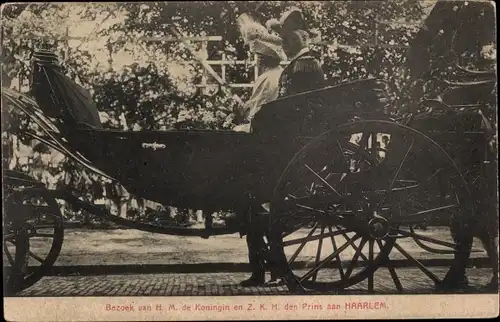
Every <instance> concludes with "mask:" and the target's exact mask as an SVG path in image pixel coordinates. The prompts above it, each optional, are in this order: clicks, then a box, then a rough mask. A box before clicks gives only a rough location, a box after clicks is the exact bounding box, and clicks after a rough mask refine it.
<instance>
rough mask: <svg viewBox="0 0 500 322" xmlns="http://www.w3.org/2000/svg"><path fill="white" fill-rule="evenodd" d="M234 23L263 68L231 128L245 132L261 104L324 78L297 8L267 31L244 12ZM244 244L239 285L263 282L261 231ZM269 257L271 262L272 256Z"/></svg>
mask: <svg viewBox="0 0 500 322" xmlns="http://www.w3.org/2000/svg"><path fill="white" fill-rule="evenodd" d="M238 23H239V27H240V31H241V33H242V36H243V39H244V40H245V42H246V43H247V44H249V45H250V50H251V51H253V52H255V53H257V55H258V57H259V58H260V62H261V63H264V64H263V67H264V68H267V69H265V72H264V73H263V74H262V75H261V76H259V78H258V79H257V82H256V84H255V86H254V90H253V94H252V97H251V98H250V100H249V101H247V103H246V104H245V105H244V113H245V114H244V115H245V118H246V121H247V123H246V124H244V125H242V126H237V127H236V128H235V130H243V131H246V132H248V131H249V126H250V124H249V123H250V120H251V119H252V118H253V116H254V115H255V113H257V112H258V111H259V110H260V108H261V106H262V105H263V104H265V103H267V102H270V101H273V100H275V99H277V98H279V97H283V96H288V95H293V94H298V93H301V92H306V91H310V90H314V89H318V88H321V87H323V86H324V85H325V84H324V80H325V77H324V73H323V71H322V69H321V66H320V63H319V61H318V59H317V57H316V55H314V53H313V52H312V51H311V50H310V49H309V34H308V31H307V25H306V22H305V19H304V16H303V14H302V12H301V11H300V10H299V9H296V8H293V9H291V10H289V11H286V12H285V13H284V14H283V15H282V17H281V19H280V20H279V21H278V20H276V19H271V20H269V21H268V22H267V23H266V26H267V28H268V29H269V32H267V31H266V30H265V29H264V28H263V27H262V26H260V25H259V24H258V23H256V22H255V21H253V20H252V19H251V18H250V17H249V16H247V15H246V14H243V15H241V16H240V17H239V18H238ZM270 32H273V33H276V34H278V35H279V36H277V35H274V34H273V33H270ZM281 39H283V42H282V41H281ZM281 43H282V44H283V49H282V48H281ZM283 51H285V52H286V55H288V57H291V59H290V63H289V64H288V65H287V67H286V68H285V69H284V70H282V69H281V67H280V66H279V63H280V62H281V60H285V59H286V55H285V52H283ZM278 59H279V60H278ZM266 63H267V64H266ZM247 245H248V252H249V262H250V266H251V268H252V276H251V277H250V278H249V279H247V280H245V281H243V282H241V284H242V285H243V286H253V285H260V284H263V283H264V282H265V254H266V252H267V249H266V243H265V241H264V234H263V233H262V231H260V230H256V229H251V228H250V229H249V231H248V232H247ZM273 253H275V252H273ZM281 255H283V256H284V254H279V255H278V256H280V258H282V257H283V256H281ZM268 259H269V258H268ZM272 260H273V261H274V258H273V259H272ZM279 262H280V260H279V259H278V260H276V263H274V264H273V269H272V270H271V280H270V281H269V282H268V283H267V285H269V286H273V285H274V286H277V285H280V284H281V283H282V281H281V280H280V279H279V278H278V276H279V275H280V274H279V272H277V271H276V269H274V268H276V265H280V263H279Z"/></svg>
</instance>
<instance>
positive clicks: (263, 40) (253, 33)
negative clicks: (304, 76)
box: [237, 14, 287, 60]
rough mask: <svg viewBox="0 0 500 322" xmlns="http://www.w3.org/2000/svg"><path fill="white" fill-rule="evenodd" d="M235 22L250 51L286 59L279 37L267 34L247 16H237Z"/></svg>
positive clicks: (266, 31)
mask: <svg viewBox="0 0 500 322" xmlns="http://www.w3.org/2000/svg"><path fill="white" fill-rule="evenodd" d="M237 22H238V27H239V30H240V32H241V36H242V38H243V41H244V42H245V43H246V44H248V46H249V47H250V51H252V52H254V53H257V54H261V55H265V56H269V57H275V58H278V59H281V60H286V59H287V57H286V54H285V52H284V51H283V43H282V39H281V37H279V36H277V35H273V34H271V33H269V31H268V30H267V29H266V27H264V26H263V25H261V24H259V23H258V22H256V21H255V20H253V19H252V18H251V17H250V16H249V15H247V14H242V15H241V16H239V17H238V19H237Z"/></svg>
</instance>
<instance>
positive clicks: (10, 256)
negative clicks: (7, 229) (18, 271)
mask: <svg viewBox="0 0 500 322" xmlns="http://www.w3.org/2000/svg"><path fill="white" fill-rule="evenodd" d="M3 250H4V252H5V255H6V256H7V260H8V261H9V263H10V266H14V259H13V258H12V255H11V253H10V251H9V247H8V246H7V244H6V243H5V242H4V243H3Z"/></svg>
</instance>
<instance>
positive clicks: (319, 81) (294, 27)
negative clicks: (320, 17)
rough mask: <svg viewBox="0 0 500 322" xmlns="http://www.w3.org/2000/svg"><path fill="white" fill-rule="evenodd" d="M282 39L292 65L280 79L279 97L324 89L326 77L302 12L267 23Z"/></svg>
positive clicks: (284, 15) (286, 15)
mask: <svg viewBox="0 0 500 322" xmlns="http://www.w3.org/2000/svg"><path fill="white" fill-rule="evenodd" d="M266 25H267V27H268V28H269V29H270V30H273V31H275V32H277V33H278V34H279V35H280V36H281V37H282V38H283V49H284V50H285V53H286V54H287V56H288V58H289V60H290V63H289V64H288V66H287V67H286V68H285V69H284V71H283V73H282V74H281V78H280V90H279V97H284V96H288V95H293V94H298V93H302V92H307V91H311V90H314V89H318V88H321V87H324V86H325V75H324V73H323V70H322V68H321V64H320V62H319V59H318V55H317V53H314V52H313V51H312V50H311V49H310V48H309V41H310V34H309V33H310V31H309V30H308V29H309V28H308V26H307V22H306V20H305V18H304V15H303V13H302V11H300V9H298V8H292V9H290V10H288V11H286V12H285V13H284V14H283V15H282V16H281V19H280V20H279V21H278V20H276V19H271V20H269V21H268V22H267V23H266Z"/></svg>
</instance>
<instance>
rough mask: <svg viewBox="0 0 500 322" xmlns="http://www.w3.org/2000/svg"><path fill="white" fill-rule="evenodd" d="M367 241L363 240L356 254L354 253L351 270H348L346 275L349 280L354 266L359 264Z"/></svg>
mask: <svg viewBox="0 0 500 322" xmlns="http://www.w3.org/2000/svg"><path fill="white" fill-rule="evenodd" d="M367 241H368V240H366V239H365V238H362V239H361V242H360V243H359V247H358V249H356V252H355V253H354V257H353V258H352V260H351V263H350V265H349V268H348V269H347V272H346V273H345V275H346V276H347V278H349V277H350V276H351V274H352V271H353V270H354V266H355V265H356V264H357V262H358V258H359V256H360V254H361V253H362V251H363V247H364V246H365V244H366V242H367ZM353 248H354V247H353Z"/></svg>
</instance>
